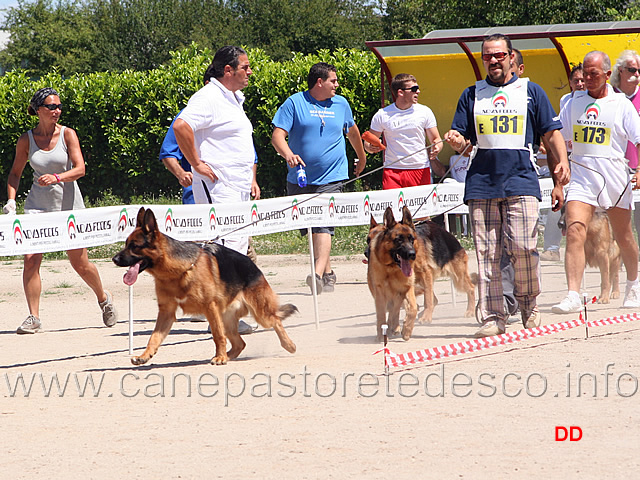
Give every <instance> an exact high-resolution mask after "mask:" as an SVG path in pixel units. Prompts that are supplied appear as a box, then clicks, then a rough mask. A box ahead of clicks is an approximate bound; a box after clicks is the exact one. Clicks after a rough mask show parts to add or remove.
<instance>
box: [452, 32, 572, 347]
mask: <svg viewBox="0 0 640 480" xmlns="http://www.w3.org/2000/svg"><path fill="white" fill-rule="evenodd" d="M514 57H515V55H514V52H513V47H512V46H511V40H510V39H509V38H508V37H506V36H505V35H502V34H495V35H491V36H489V37H486V38H485V39H484V41H483V42H482V62H483V64H484V67H485V70H486V71H487V77H486V78H485V79H484V80H480V81H478V82H476V84H475V85H473V86H471V87H469V88H467V89H466V90H465V91H464V92H463V93H462V96H461V97H460V100H459V101H458V106H457V110H456V113H455V116H454V118H453V124H452V126H451V130H450V131H449V132H447V134H446V135H445V140H446V141H447V142H448V143H449V144H450V145H451V146H452V147H453V149H454V150H458V151H459V150H460V149H461V148H462V147H463V146H464V145H465V143H466V142H467V141H468V140H469V141H471V144H472V145H474V152H473V154H472V161H471V166H470V168H469V170H468V172H467V177H466V181H465V194H464V201H465V203H467V204H468V206H469V213H470V217H471V222H472V227H473V228H472V229H473V240H474V242H475V246H476V253H477V259H478V276H479V285H478V289H479V298H480V312H481V319H482V322H483V325H482V327H481V328H480V329H479V330H478V331H477V332H476V334H475V336H476V337H488V336H492V335H499V334H502V333H504V332H505V328H506V320H507V318H506V315H505V311H504V301H503V289H502V277H501V271H500V259H501V256H502V250H503V246H504V248H506V250H507V252H508V254H509V256H510V257H511V261H512V262H513V266H514V270H515V279H514V295H515V297H516V299H517V300H518V304H519V305H520V311H521V315H522V323H523V324H524V326H525V328H534V327H537V326H539V325H540V312H539V310H538V306H537V296H538V295H539V294H540V281H539V277H538V271H539V256H538V251H537V248H536V247H537V241H538V228H537V223H538V203H539V202H540V200H541V194H540V184H539V182H538V177H537V174H536V169H535V167H534V162H535V159H534V155H533V143H534V139H535V138H536V137H537V136H540V137H542V140H543V142H544V144H545V145H546V147H547V151H548V152H549V151H550V152H551V155H550V158H549V161H550V168H549V169H550V171H551V172H552V176H553V180H554V188H553V191H552V194H551V195H552V201H553V203H554V205H553V208H554V210H557V209H559V208H560V207H561V206H562V204H563V200H564V196H563V191H562V186H563V185H565V184H566V183H567V182H568V181H569V175H570V174H569V163H568V160H567V152H566V148H565V144H564V140H563V138H562V135H561V134H560V131H559V130H560V129H561V128H562V124H561V123H560V122H559V121H558V119H557V117H556V115H555V112H554V111H553V108H552V107H551V104H550V102H549V99H548V98H547V95H546V94H545V92H544V90H542V88H541V87H540V86H539V85H536V84H534V83H533V82H530V81H528V79H526V78H518V77H517V75H514V73H513V63H514Z"/></svg>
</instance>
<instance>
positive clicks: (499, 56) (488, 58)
mask: <svg viewBox="0 0 640 480" xmlns="http://www.w3.org/2000/svg"><path fill="white" fill-rule="evenodd" d="M508 56H509V53H508V52H496V53H483V54H482V60H484V61H485V62H490V61H491V59H492V58H493V57H495V58H496V60H498V61H499V62H501V61H502V60H504V59H505V58H507V57H508Z"/></svg>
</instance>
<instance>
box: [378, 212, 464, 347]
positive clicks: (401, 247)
mask: <svg viewBox="0 0 640 480" xmlns="http://www.w3.org/2000/svg"><path fill="white" fill-rule="evenodd" d="M365 255H366V256H367V258H368V271H367V283H368V284H369V290H370V291H371V295H372V296H373V298H374V300H375V304H376V318H377V332H378V333H377V339H378V340H381V338H382V324H383V323H384V320H385V314H386V312H387V311H388V312H389V321H388V324H389V328H390V329H391V332H392V333H398V330H399V312H400V307H401V306H402V305H403V303H404V305H405V310H406V312H407V316H406V319H405V322H404V325H403V328H402V337H403V338H404V339H405V340H409V338H411V333H412V331H413V326H414V324H415V320H416V316H417V304H416V295H420V294H421V293H422V294H423V295H424V312H423V313H422V315H421V317H420V322H421V323H431V321H432V319H433V309H434V307H435V305H436V304H437V298H436V296H435V294H434V293H433V282H434V281H435V279H436V278H438V277H440V276H441V275H449V276H450V277H451V278H452V280H453V283H454V285H455V287H456V289H458V290H460V291H463V292H466V293H467V310H466V311H465V314H464V315H465V317H471V316H473V314H474V308H475V298H476V297H475V286H474V283H473V281H472V279H471V277H470V276H469V270H468V260H469V258H468V256H467V253H466V252H465V250H464V248H462V246H461V245H460V242H458V240H457V239H456V238H455V237H454V236H453V235H452V234H450V233H449V232H447V231H446V230H445V229H444V228H442V227H441V226H439V225H438V224H436V223H434V222H431V221H428V222H424V223H422V224H420V225H418V226H417V227H415V226H414V224H413V220H412V218H411V212H410V211H409V209H408V208H407V207H403V209H402V221H401V222H399V223H398V222H396V221H395V219H394V217H393V211H392V210H391V208H387V210H386V211H385V213H384V220H383V223H382V224H378V223H377V222H376V221H375V220H374V219H373V217H372V218H371V223H370V228H369V234H368V236H367V249H366V251H365Z"/></svg>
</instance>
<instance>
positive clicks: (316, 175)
mask: <svg viewBox="0 0 640 480" xmlns="http://www.w3.org/2000/svg"><path fill="white" fill-rule="evenodd" d="M307 84H308V85H309V90H306V91H304V92H299V93H296V94H294V95H291V96H290V97H289V98H287V100H285V102H284V103H283V104H282V106H281V107H280V108H279V109H278V111H277V112H276V115H275V117H273V121H272V123H273V126H274V130H273V135H272V137H271V144H272V145H273V146H274V148H275V149H276V151H277V152H278V153H279V154H280V155H281V156H282V157H283V158H284V159H285V161H286V162H287V166H288V167H289V172H288V174H287V194H289V195H296V194H303V193H320V192H338V191H341V190H342V182H343V181H344V180H347V179H348V178H349V172H348V162H347V152H346V143H345V140H344V134H345V133H346V135H347V138H348V139H349V142H350V143H351V145H352V146H353V149H354V150H355V152H356V155H357V156H358V161H357V163H356V165H355V175H356V176H359V175H360V173H361V172H362V170H364V166H365V163H366V161H367V158H366V154H365V152H364V147H363V145H362V140H361V138H360V130H358V126H357V125H356V124H355V122H354V120H353V114H352V113H351V107H350V106H349V103H348V102H347V100H346V99H345V98H344V97H342V96H340V95H336V89H337V87H338V77H337V75H336V67H334V66H333V65H329V64H327V63H324V62H320V63H316V64H315V65H313V66H312V67H311V69H310V70H309V75H308V76H307ZM287 136H288V137H289V141H288V143H287ZM298 165H302V166H304V167H305V170H306V173H307V182H308V183H307V186H306V187H299V186H298V184H297V176H296V168H297V166H298ZM301 232H302V234H303V235H304V234H305V233H306V230H301ZM333 232H334V229H333V227H314V228H313V229H312V241H313V249H314V256H315V259H314V260H315V274H316V275H315V276H316V278H315V281H316V287H317V291H318V293H321V292H323V291H324V292H332V291H333V289H334V285H335V282H336V275H335V273H334V272H333V270H332V269H331V236H332V235H333ZM312 282H313V278H312V276H311V275H309V276H308V277H307V285H309V287H311V286H312Z"/></svg>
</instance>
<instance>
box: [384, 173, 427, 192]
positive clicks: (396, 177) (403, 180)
mask: <svg viewBox="0 0 640 480" xmlns="http://www.w3.org/2000/svg"><path fill="white" fill-rule="evenodd" d="M430 184H431V169H430V168H418V169H416V170H407V169H404V168H385V169H384V170H382V189H383V190H389V189H391V188H405V187H417V186H418V185H430Z"/></svg>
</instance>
